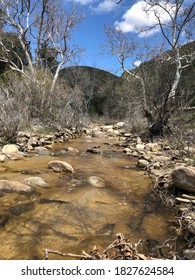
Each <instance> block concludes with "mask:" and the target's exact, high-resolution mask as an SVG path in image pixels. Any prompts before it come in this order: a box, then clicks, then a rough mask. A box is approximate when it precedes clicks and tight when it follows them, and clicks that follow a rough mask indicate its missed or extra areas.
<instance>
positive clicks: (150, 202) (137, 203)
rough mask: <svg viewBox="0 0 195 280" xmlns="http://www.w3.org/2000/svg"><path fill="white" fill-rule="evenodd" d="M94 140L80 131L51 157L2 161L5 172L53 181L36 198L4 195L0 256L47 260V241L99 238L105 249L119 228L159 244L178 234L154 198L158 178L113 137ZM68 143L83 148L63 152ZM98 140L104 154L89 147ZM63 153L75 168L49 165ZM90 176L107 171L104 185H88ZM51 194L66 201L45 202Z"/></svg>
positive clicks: (89, 243) (65, 247) (55, 245)
mask: <svg viewBox="0 0 195 280" xmlns="http://www.w3.org/2000/svg"><path fill="white" fill-rule="evenodd" d="M91 141H92V142H91V143H90V142H89V140H88V139H87V138H84V137H81V138H79V139H74V140H71V141H69V142H67V143H65V144H58V145H56V147H55V149H54V150H52V151H51V153H53V154H51V155H49V156H33V157H30V158H29V157H28V158H26V159H25V160H20V161H8V162H6V163H1V165H0V166H1V167H5V168H6V171H4V172H1V173H0V179H9V180H16V181H20V182H23V180H24V178H27V177H31V176H39V177H42V178H43V179H45V181H46V182H47V183H48V185H49V188H40V187H37V192H36V194H33V195H32V196H30V197H26V196H24V195H21V194H13V193H5V194H1V195H0V217H2V216H6V217H7V219H8V220H7V222H6V224H5V225H3V226H0V240H1V250H0V259H12V260H14V259H23V260H24V259H44V251H43V249H44V248H50V249H53V250H59V251H61V252H64V253H65V252H66V253H81V252H82V250H83V249H84V250H85V251H86V252H90V250H91V249H92V248H93V246H94V245H97V246H98V247H99V248H100V249H101V250H103V249H105V248H106V247H107V246H108V245H109V244H110V243H111V242H113V241H114V239H115V236H116V233H117V232H121V233H123V234H124V235H125V237H126V238H129V239H131V241H132V242H137V241H138V240H139V239H140V238H142V239H149V240H152V241H153V243H155V242H156V243H160V244H161V243H163V241H164V240H166V239H168V238H171V237H172V233H171V232H170V230H169V228H170V226H171V225H172V224H173V221H174V214H173V213H172V212H171V211H169V210H165V209H164V207H163V206H161V205H160V204H159V202H158V201H155V199H154V198H153V196H152V193H151V192H152V188H153V182H152V181H151V179H149V178H148V176H147V175H146V174H145V173H144V172H143V171H137V170H136V168H135V164H136V160H135V159H130V158H129V157H128V156H126V155H124V154H123V153H122V151H119V150H117V148H114V147H111V146H110V145H108V144H109V143H112V142H113V141H114V140H111V139H108V138H106V139H102V138H91ZM115 142H116V141H115ZM69 146H71V147H76V148H77V149H78V150H79V153H78V154H71V153H68V152H65V153H64V152H62V151H63V150H65V149H66V148H67V147H69ZM94 146H100V148H99V150H100V151H101V152H102V153H101V154H92V153H89V152H86V151H87V149H88V148H90V147H94ZM57 159H58V160H63V161H66V162H68V163H70V164H71V165H72V166H73V167H74V169H75V173H74V174H73V175H70V174H64V173H54V172H53V171H52V170H51V169H48V162H49V161H50V160H57ZM26 173H29V174H30V175H29V174H26ZM32 174H33V175H32ZM89 176H98V177H100V178H102V179H103V180H104V181H105V187H104V188H97V187H94V186H91V185H89V184H88V183H87V178H88V177H89ZM40 198H41V199H42V200H40ZM45 198H52V199H55V200H63V201H64V203H58V202H54V203H46V201H47V200H43V199H45ZM20 206H21V208H20ZM18 209H19V210H18ZM52 258H54V259H57V258H58V257H57V256H56V255H53V256H51V258H50V259H52Z"/></svg>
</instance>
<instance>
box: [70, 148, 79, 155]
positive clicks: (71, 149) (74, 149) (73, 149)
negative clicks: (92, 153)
mask: <svg viewBox="0 0 195 280" xmlns="http://www.w3.org/2000/svg"><path fill="white" fill-rule="evenodd" d="M67 151H68V152H70V153H75V154H77V153H78V152H79V151H78V150H77V148H74V147H68V148H67Z"/></svg>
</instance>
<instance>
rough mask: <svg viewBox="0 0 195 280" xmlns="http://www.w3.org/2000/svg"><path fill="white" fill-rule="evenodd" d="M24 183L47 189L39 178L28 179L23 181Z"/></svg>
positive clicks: (45, 184)
mask: <svg viewBox="0 0 195 280" xmlns="http://www.w3.org/2000/svg"><path fill="white" fill-rule="evenodd" d="M24 183H25V184H27V185H30V186H34V187H36V186H37V187H43V188H47V187H48V185H47V183H46V182H45V181H44V180H43V179H42V178H41V177H28V178H25V179H24Z"/></svg>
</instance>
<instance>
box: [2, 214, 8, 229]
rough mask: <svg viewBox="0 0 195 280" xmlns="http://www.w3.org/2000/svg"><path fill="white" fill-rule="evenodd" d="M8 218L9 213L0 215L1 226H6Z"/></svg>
mask: <svg viewBox="0 0 195 280" xmlns="http://www.w3.org/2000/svg"><path fill="white" fill-rule="evenodd" d="M8 220H9V216H8V215H0V226H1V227H3V226H5V225H6V223H7V222H8Z"/></svg>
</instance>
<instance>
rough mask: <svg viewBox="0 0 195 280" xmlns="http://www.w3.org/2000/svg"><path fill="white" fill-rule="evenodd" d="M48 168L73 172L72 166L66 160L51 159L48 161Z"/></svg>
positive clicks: (55, 170)
mask: <svg viewBox="0 0 195 280" xmlns="http://www.w3.org/2000/svg"><path fill="white" fill-rule="evenodd" d="M48 166H49V168H51V169H53V171H54V172H62V171H65V172H71V173H74V169H73V167H72V166H71V165H70V164H69V163H67V162H66V161H60V160H52V161H50V162H49V163H48Z"/></svg>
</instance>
